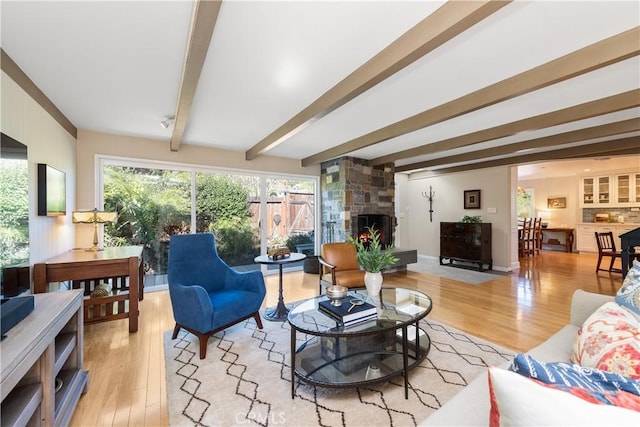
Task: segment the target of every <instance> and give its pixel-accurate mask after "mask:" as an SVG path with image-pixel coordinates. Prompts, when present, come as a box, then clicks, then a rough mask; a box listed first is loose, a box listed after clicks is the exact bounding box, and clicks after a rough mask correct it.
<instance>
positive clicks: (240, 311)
mask: <svg viewBox="0 0 640 427" xmlns="http://www.w3.org/2000/svg"><path fill="white" fill-rule="evenodd" d="M209 298H210V299H211V304H212V305H213V328H212V330H213V329H216V328H219V327H220V326H223V325H226V324H228V323H231V322H234V321H235V320H237V319H238V318H240V317H243V316H246V315H248V314H251V313H254V312H256V311H258V310H259V309H260V305H261V304H262V296H261V295H259V294H255V293H252V292H246V291H242V290H238V289H230V290H221V291H215V292H211V293H209Z"/></svg>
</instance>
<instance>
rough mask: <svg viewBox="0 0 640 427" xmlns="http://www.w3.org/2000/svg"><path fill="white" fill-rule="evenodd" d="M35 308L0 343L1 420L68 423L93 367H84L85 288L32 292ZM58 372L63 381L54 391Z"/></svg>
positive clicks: (4, 423)
mask: <svg viewBox="0 0 640 427" xmlns="http://www.w3.org/2000/svg"><path fill="white" fill-rule="evenodd" d="M34 298H35V301H34V303H35V308H34V310H33V312H32V313H30V314H29V315H28V316H27V317H26V318H24V319H23V320H22V321H21V322H20V323H18V324H17V325H16V326H14V327H13V329H11V330H10V331H8V332H7V337H6V338H5V339H4V340H3V341H2V342H1V343H0V365H1V367H2V376H1V378H2V379H1V384H0V391H1V395H2V407H1V411H2V412H1V421H0V423H1V424H2V425H3V426H13V425H47V426H49V425H52V426H63V425H68V424H69V422H70V420H71V416H72V415H73V411H74V409H75V407H76V405H77V403H78V400H79V399H80V396H81V394H83V393H84V392H86V390H87V386H88V381H89V373H88V372H87V371H85V370H84V369H83V348H82V346H83V338H82V334H83V315H82V291H81V290H72V291H65V292H54V293H47V294H39V295H34ZM56 378H58V379H60V380H62V386H61V387H60V389H59V390H58V391H56Z"/></svg>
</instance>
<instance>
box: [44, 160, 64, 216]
mask: <svg viewBox="0 0 640 427" xmlns="http://www.w3.org/2000/svg"><path fill="white" fill-rule="evenodd" d="M66 214H67V177H66V174H65V173H64V172H62V171H59V170H58V169H55V168H52V167H51V166H49V165H47V164H45V163H38V215H40V216H59V215H66Z"/></svg>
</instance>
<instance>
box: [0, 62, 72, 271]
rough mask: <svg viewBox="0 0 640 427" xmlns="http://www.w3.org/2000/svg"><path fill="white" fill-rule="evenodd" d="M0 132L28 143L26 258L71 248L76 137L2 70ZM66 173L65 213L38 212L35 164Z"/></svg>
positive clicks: (40, 258)
mask: <svg viewBox="0 0 640 427" xmlns="http://www.w3.org/2000/svg"><path fill="white" fill-rule="evenodd" d="M0 82H1V85H2V94H1V98H2V120H1V121H0V127H1V128H2V132H4V133H5V134H6V135H9V136H10V137H12V138H14V139H15V140H17V141H20V142H22V143H23V144H24V145H26V146H27V156H28V161H29V258H30V263H31V264H32V265H33V264H34V263H38V262H41V261H44V260H45V259H47V258H51V257H53V256H56V255H59V254H61V253H63V252H66V251H68V250H69V249H72V248H73V247H74V245H75V233H76V230H75V226H74V225H73V223H72V222H71V212H72V211H73V209H74V207H75V182H76V140H75V138H74V137H73V136H71V135H70V134H69V133H68V132H67V131H66V130H64V128H63V127H62V126H60V125H59V124H58V122H57V121H55V120H54V119H53V118H52V117H51V116H50V115H49V114H48V113H47V112H46V111H45V110H44V109H43V108H42V107H41V106H40V105H38V104H37V103H36V102H35V101H34V100H33V99H32V98H31V97H30V96H29V95H27V93H26V92H24V91H23V90H22V89H21V88H20V87H19V86H18V85H17V84H16V83H15V82H14V81H13V80H12V79H11V78H10V77H9V76H8V75H7V74H5V73H4V72H3V73H2V77H1V80H0ZM38 163H47V164H49V165H51V166H53V167H54V168H56V169H58V170H61V171H63V172H65V173H66V179H67V215H66V216H61V217H44V216H38V215H37V191H38V189H37V174H38V172H37V166H36V165H37V164H38Z"/></svg>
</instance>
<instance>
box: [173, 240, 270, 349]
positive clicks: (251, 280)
mask: <svg viewBox="0 0 640 427" xmlns="http://www.w3.org/2000/svg"><path fill="white" fill-rule="evenodd" d="M265 294H266V288H265V285H264V278H263V277H262V273H261V272H260V271H249V272H244V273H240V272H237V271H235V270H234V269H232V268H231V267H229V266H228V265H227V264H226V263H225V262H224V261H223V260H222V259H220V257H219V256H218V252H217V251H216V242H215V239H214V236H213V234H211V233H199V234H184V235H175V236H171V243H170V245H169V295H170V297H171V305H172V307H173V317H174V319H175V321H176V326H175V328H174V330H173V336H172V338H173V339H175V338H176V337H177V336H178V332H180V328H183V329H186V330H187V331H189V332H191V333H192V334H194V335H196V336H197V337H198V339H199V340H200V359H204V358H205V356H206V354H207V342H208V340H209V337H210V336H211V335H213V334H215V333H216V332H219V331H221V330H223V329H226V328H228V327H229V326H231V325H234V324H236V323H238V322H241V321H243V320H245V319H248V318H250V317H253V318H254V319H255V321H256V323H257V324H258V328H260V329H262V320H261V319H260V315H259V314H258V310H259V309H260V306H261V305H262V301H263V300H264V296H265Z"/></svg>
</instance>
